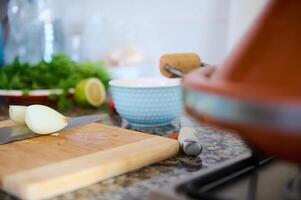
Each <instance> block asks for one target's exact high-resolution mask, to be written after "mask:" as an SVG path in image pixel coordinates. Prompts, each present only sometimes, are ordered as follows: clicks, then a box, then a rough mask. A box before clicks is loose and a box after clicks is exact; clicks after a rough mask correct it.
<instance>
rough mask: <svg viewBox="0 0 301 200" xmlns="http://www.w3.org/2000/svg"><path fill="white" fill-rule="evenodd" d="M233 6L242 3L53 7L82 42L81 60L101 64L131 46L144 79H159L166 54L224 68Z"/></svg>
mask: <svg viewBox="0 0 301 200" xmlns="http://www.w3.org/2000/svg"><path fill="white" fill-rule="evenodd" d="M232 1H238V0H123V1H122V0H86V1H84V0H52V1H51V3H52V4H53V6H54V7H55V8H56V9H55V10H56V11H57V14H58V15H59V16H61V17H62V19H63V20H64V22H65V24H66V26H65V27H66V29H67V32H68V33H77V34H80V35H81V36H82V40H81V45H82V49H81V59H82V60H99V59H103V58H104V57H105V55H106V53H107V52H108V51H110V50H112V49H118V48H119V49H122V48H126V47H127V46H131V47H135V48H137V49H138V50H140V51H141V52H143V54H144V55H145V62H144V63H141V66H143V67H142V69H144V70H141V71H142V72H141V73H142V74H143V72H145V75H158V74H159V71H158V62H159V58H160V56H161V55H162V54H164V53H170V52H197V53H199V54H200V56H201V58H202V60H203V61H204V62H207V63H212V64H220V63H221V62H222V60H223V59H224V57H225V55H226V53H227V49H229V48H227V46H229V45H232V44H229V37H230V36H229V34H230V33H231V34H232V35H235V34H234V33H233V31H232V32H230V31H229V27H230V26H229V24H231V23H230V18H229V17H230V16H231V15H230V14H229V12H230V8H231V6H230V4H231V2H232ZM250 1H251V0H250ZM240 4H241V3H240ZM232 7H233V5H232ZM232 9H233V8H232ZM235 17H236V16H235ZM232 24H233V23H232ZM233 41H234V40H233Z"/></svg>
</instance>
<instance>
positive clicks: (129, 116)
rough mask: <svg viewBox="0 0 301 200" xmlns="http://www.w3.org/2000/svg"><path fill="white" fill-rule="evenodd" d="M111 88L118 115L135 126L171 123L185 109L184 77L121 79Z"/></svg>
mask: <svg viewBox="0 0 301 200" xmlns="http://www.w3.org/2000/svg"><path fill="white" fill-rule="evenodd" d="M110 88H111V92H112V96H113V100H114V103H115V107H116V110H117V112H118V114H119V115H120V116H121V117H122V118H124V119H126V120H127V121H128V122H129V124H131V125H133V126H140V127H154V126H162V125H167V124H169V123H170V122H171V121H172V120H174V119H176V118H177V117H179V116H180V115H181V113H182V110H183V99H182V87H181V80H180V79H166V78H164V79H163V78H154V79H150V78H146V79H145V78H144V79H131V80H125V79H119V80H112V81H111V82H110Z"/></svg>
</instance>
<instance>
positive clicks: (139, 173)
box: [0, 121, 248, 200]
mask: <svg viewBox="0 0 301 200" xmlns="http://www.w3.org/2000/svg"><path fill="white" fill-rule="evenodd" d="M192 123H193V124H194V126H195V128H196V129H197V130H198V138H199V140H200V142H201V143H202V144H203V147H204V150H203V152H202V154H201V156H200V157H198V158H189V157H187V156H185V155H179V156H177V157H176V158H172V159H169V160H165V161H162V162H160V163H157V164H154V165H151V166H147V167H144V168H142V169H140V170H136V171H133V172H130V173H127V174H124V175H121V176H118V177H115V178H111V179H108V180H105V181H102V182H100V183H96V184H94V185H90V186H88V187H85V188H82V189H79V190H77V191H74V192H70V193H67V194H63V195H61V196H58V197H55V198H52V200H86V199H87V200H94V199H97V200H102V199H110V200H115V199H116V200H118V199H124V200H127V199H137V200H138V199H145V198H146V197H147V195H148V194H149V192H150V191H151V190H157V189H163V190H164V188H166V189H168V187H169V186H171V185H172V184H174V183H176V182H178V181H179V180H181V179H184V178H187V177H189V176H191V175H193V174H195V173H197V172H198V171H199V170H202V169H205V168H208V167H212V166H214V165H215V164H217V163H220V162H223V161H225V160H227V159H229V158H233V157H236V156H237V155H240V154H243V153H246V152H247V151H248V149H247V148H246V147H245V145H244V144H243V143H242V142H241V140H240V139H239V138H238V137H236V136H234V135H232V134H228V133H226V132H224V131H220V130H216V129H214V128H210V127H207V126H199V125H196V123H195V122H192ZM178 124H179V123H178V122H177V121H175V122H174V123H173V124H171V125H168V126H164V127H157V128H151V129H135V128H132V127H128V126H126V124H123V126H124V127H126V128H130V129H134V130H137V131H142V132H148V133H151V134H158V135H163V136H167V135H169V134H170V133H173V132H175V131H177V130H178V129H179V125H178ZM225 133H226V134H225ZM154 148H155V147H154ZM201 163H202V164H201ZM0 199H4V200H13V199H14V198H13V197H11V196H9V195H7V194H5V193H1V194H0Z"/></svg>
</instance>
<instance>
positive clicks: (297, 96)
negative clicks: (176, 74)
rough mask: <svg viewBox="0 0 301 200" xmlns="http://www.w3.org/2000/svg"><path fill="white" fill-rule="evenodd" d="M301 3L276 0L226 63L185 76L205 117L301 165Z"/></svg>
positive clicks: (190, 101)
mask: <svg viewBox="0 0 301 200" xmlns="http://www.w3.org/2000/svg"><path fill="white" fill-rule="evenodd" d="M300 11H301V1H296V0H286V1H285V0H272V1H271V2H270V3H269V5H268V6H267V7H266V8H265V10H264V11H263V13H262V15H261V16H260V17H259V18H258V20H257V21H256V23H255V24H254V26H253V27H252V29H251V30H250V31H249V32H248V33H247V35H245V37H244V38H243V40H242V41H241V42H240V44H239V46H238V47H237V48H236V49H235V50H234V51H233V52H232V54H231V55H230V56H229V57H228V59H227V60H226V61H225V63H224V64H223V65H222V66H219V67H217V68H216V69H205V68H200V69H198V70H195V71H193V72H192V73H190V74H188V75H186V76H185V78H184V81H183V83H184V88H185V89H186V91H187V92H186V95H185V103H186V108H187V111H188V112H189V113H191V114H192V115H193V116H194V117H196V118H198V119H199V120H200V121H206V122H209V123H210V124H213V125H217V126H221V127H225V128H230V129H234V130H237V131H238V133H239V134H240V135H241V136H242V137H244V138H246V139H247V141H249V142H250V143H251V144H252V145H254V146H256V147H257V148H258V149H260V150H263V151H265V152H268V153H271V154H275V155H278V156H280V157H283V158H287V159H291V160H294V161H297V162H299V163H301V12H300Z"/></svg>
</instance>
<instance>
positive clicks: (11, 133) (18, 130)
mask: <svg viewBox="0 0 301 200" xmlns="http://www.w3.org/2000/svg"><path fill="white" fill-rule="evenodd" d="M106 116H107V115H105V114H99V115H87V116H80V117H70V118H69V120H68V125H67V126H66V127H65V128H64V129H62V130H65V129H68V128H73V127H77V126H82V125H86V124H90V123H92V122H96V121H99V120H102V119H104V118H105V117H106ZM51 134H52V133H51ZM39 136H43V135H41V134H36V133H34V132H32V131H31V130H30V129H29V128H28V127H27V126H26V125H16V126H12V127H4V128H0V144H5V143H9V142H14V141H19V140H25V139H29V138H33V137H39Z"/></svg>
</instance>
